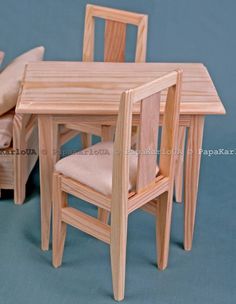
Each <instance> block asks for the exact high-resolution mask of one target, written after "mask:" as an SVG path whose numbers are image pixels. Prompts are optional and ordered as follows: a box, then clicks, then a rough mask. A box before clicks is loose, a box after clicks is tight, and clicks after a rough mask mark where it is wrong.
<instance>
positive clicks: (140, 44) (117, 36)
mask: <svg viewBox="0 0 236 304" xmlns="http://www.w3.org/2000/svg"><path fill="white" fill-rule="evenodd" d="M95 18H100V19H104V20H105V33H104V61H105V62H125V48H126V31H127V25H134V26H136V27H137V28H138V29H137V39H136V50H135V62H145V61H146V50H147V31H148V16H147V15H143V14H137V13H133V12H128V11H122V10H118V9H112V8H107V7H102V6H97V5H91V4H88V5H87V6H86V14H85V26H84V43H83V61H86V62H91V61H94V40H95ZM65 129H67V130H74V131H78V132H79V134H80V136H81V142H82V146H83V148H85V147H88V146H90V145H91V143H92V135H96V136H99V137H101V138H102V139H103V140H105V141H106V140H112V138H113V136H114V128H112V127H111V126H109V125H108V124H107V123H106V122H105V121H104V123H103V124H93V125H88V124H81V123H79V124H75V123H73V124H67V125H65ZM132 134H133V139H132V140H133V142H135V139H136V134H137V132H136V128H135V127H133V132H132ZM71 137H72V136H71ZM71 137H70V138H71ZM108 216H109V214H108V212H106V211H105V210H103V209H102V208H99V209H98V217H99V218H100V219H102V220H103V221H104V222H106V221H107V220H108Z"/></svg>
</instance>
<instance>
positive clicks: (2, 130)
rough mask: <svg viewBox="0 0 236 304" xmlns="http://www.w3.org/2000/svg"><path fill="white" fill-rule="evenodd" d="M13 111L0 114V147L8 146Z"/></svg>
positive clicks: (10, 136)
mask: <svg viewBox="0 0 236 304" xmlns="http://www.w3.org/2000/svg"><path fill="white" fill-rule="evenodd" d="M13 119H14V112H13V111H12V112H8V113H7V114H4V115H1V116H0V149H6V148H9V147H10V145H11V141H12V137H13Z"/></svg>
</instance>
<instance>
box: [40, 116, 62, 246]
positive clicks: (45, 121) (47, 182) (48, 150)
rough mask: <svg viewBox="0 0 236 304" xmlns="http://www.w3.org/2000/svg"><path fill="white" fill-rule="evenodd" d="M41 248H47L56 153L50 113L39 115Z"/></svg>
mask: <svg viewBox="0 0 236 304" xmlns="http://www.w3.org/2000/svg"><path fill="white" fill-rule="evenodd" d="M38 125H39V160H40V199H41V248H42V250H48V249H49V241H50V223H51V209H52V174H53V169H54V164H55V162H56V160H57V158H58V156H59V153H58V150H57V149H58V142H59V140H58V126H57V125H56V124H55V123H53V117H52V116H50V115H39V116H38Z"/></svg>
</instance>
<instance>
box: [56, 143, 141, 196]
mask: <svg viewBox="0 0 236 304" xmlns="http://www.w3.org/2000/svg"><path fill="white" fill-rule="evenodd" d="M112 163H113V142H101V143H98V144H96V145H93V146H91V147H89V148H87V149H85V150H82V151H80V152H78V153H75V154H72V155H70V156H67V157H65V158H63V159H61V160H59V161H58V162H57V163H56V165H55V169H56V171H57V172H59V173H62V174H63V175H65V176H68V177H70V178H72V179H75V180H77V181H78V182H80V183H82V184H84V185H87V186H89V187H90V188H92V189H94V190H96V191H98V192H100V193H102V194H104V195H107V196H110V195H111V193H112ZM129 165H130V168H129V191H130V190H133V189H134V188H135V183H136V176H137V166H138V154H137V152H136V151H133V150H131V153H130V161H129Z"/></svg>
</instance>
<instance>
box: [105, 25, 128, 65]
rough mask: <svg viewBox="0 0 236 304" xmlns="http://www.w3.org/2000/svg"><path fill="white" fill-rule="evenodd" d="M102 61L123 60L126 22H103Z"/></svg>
mask: <svg viewBox="0 0 236 304" xmlns="http://www.w3.org/2000/svg"><path fill="white" fill-rule="evenodd" d="M104 38H105V40H104V61H105V62H124V61H125V46H126V24H125V23H121V22H116V21H112V20H106V22H105V37H104Z"/></svg>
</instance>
